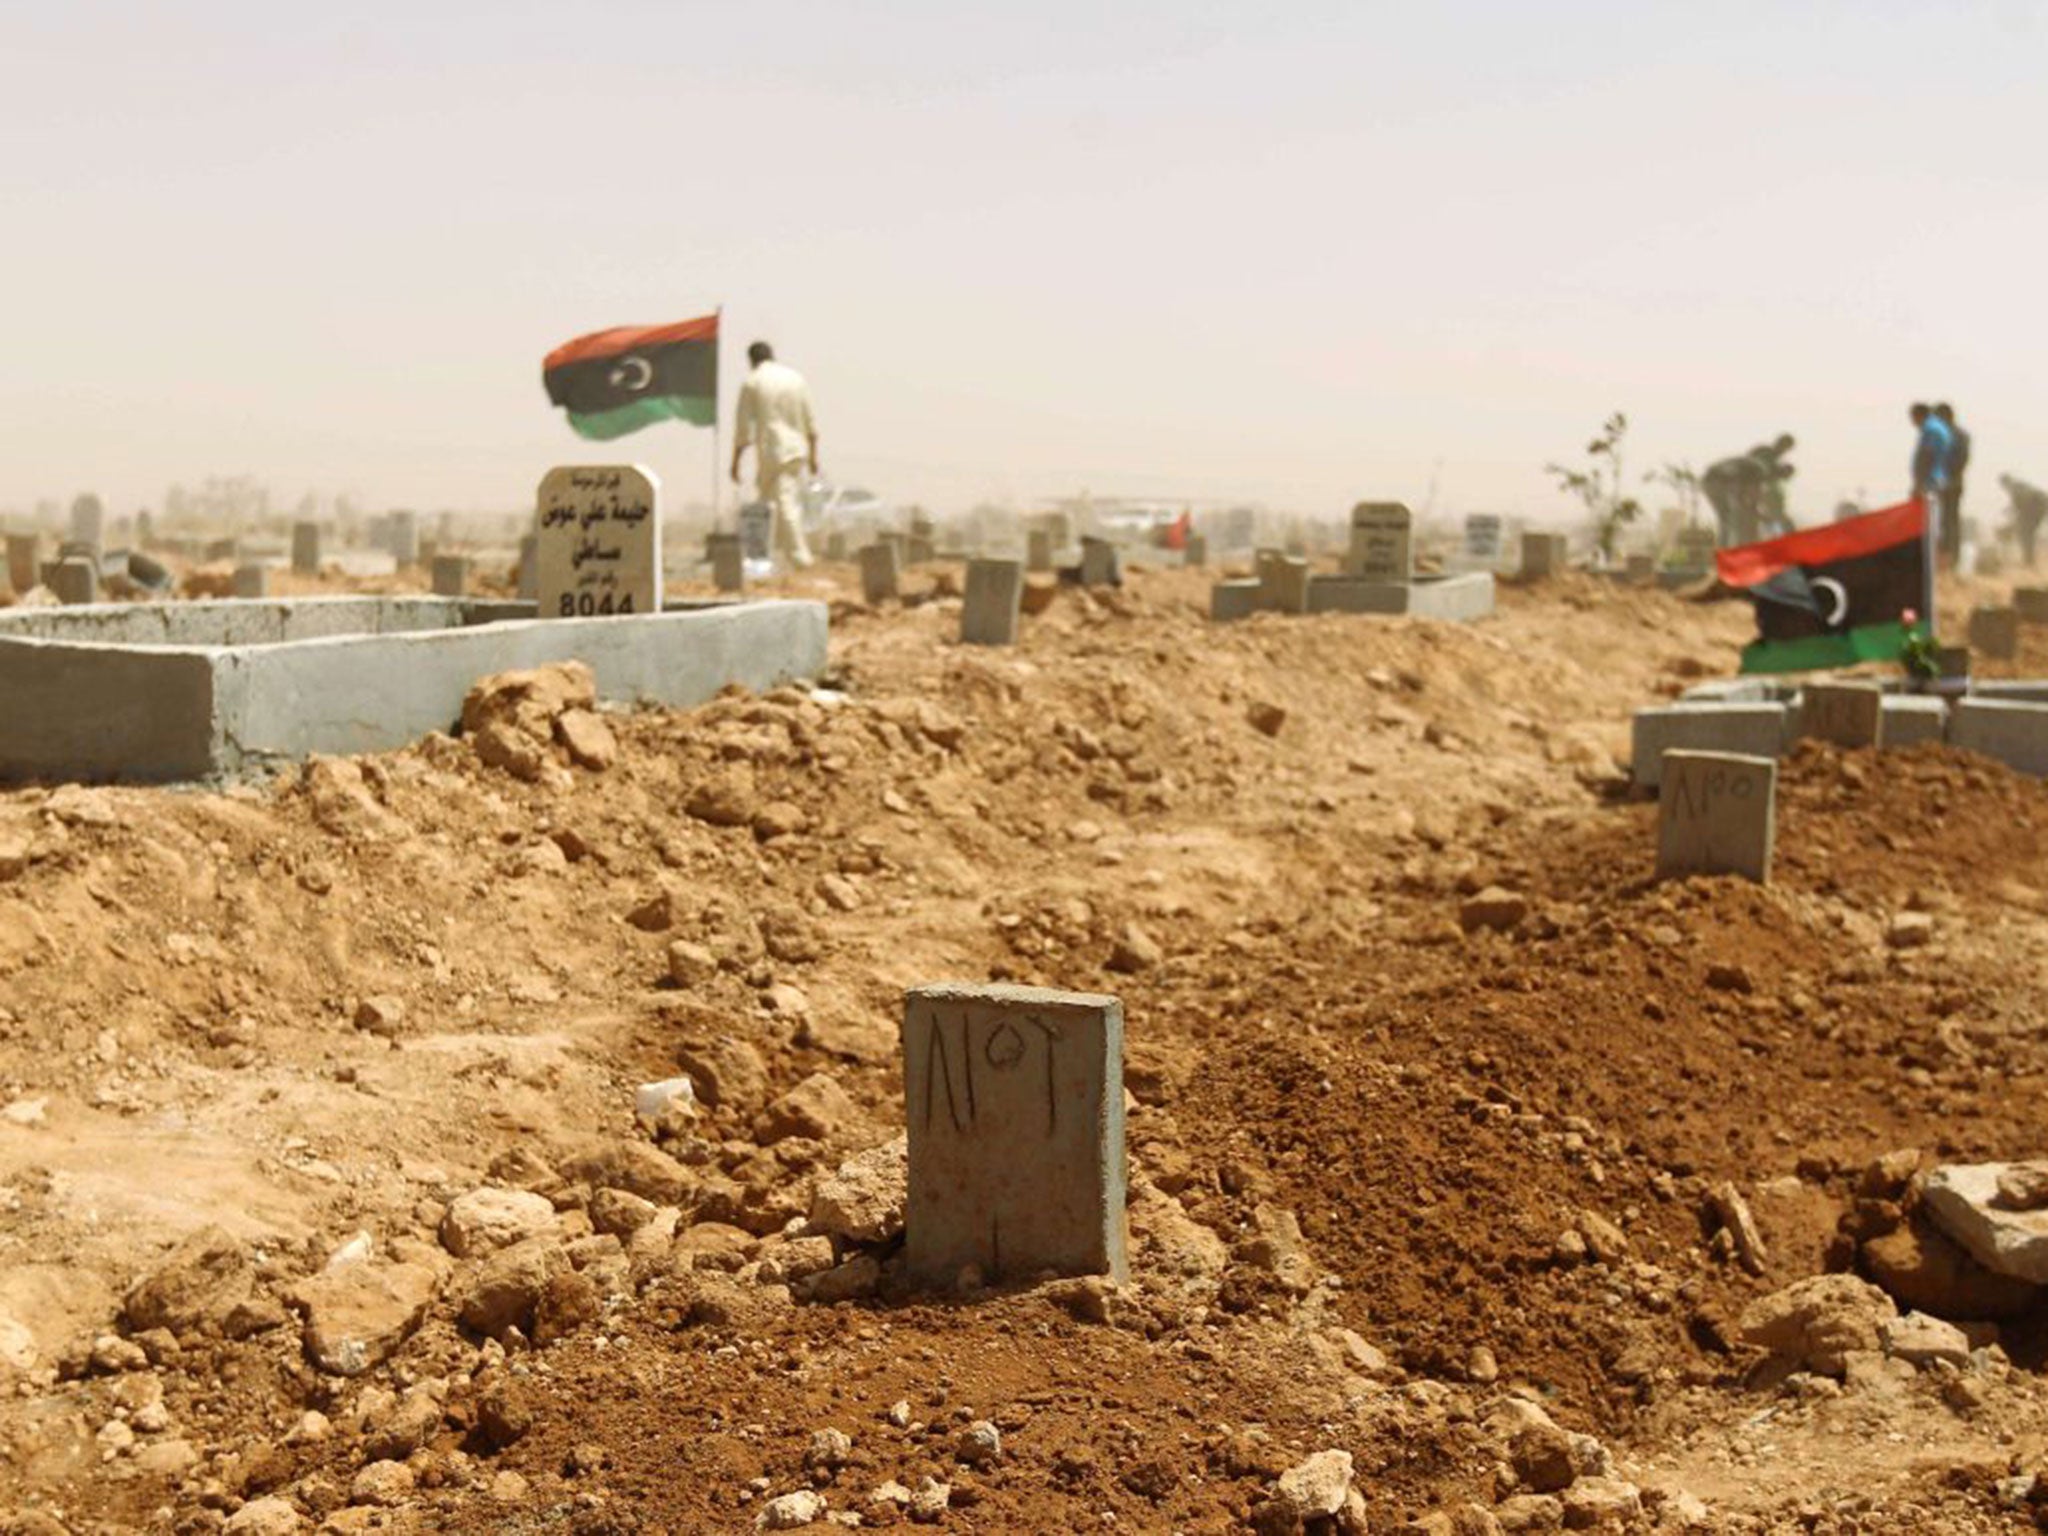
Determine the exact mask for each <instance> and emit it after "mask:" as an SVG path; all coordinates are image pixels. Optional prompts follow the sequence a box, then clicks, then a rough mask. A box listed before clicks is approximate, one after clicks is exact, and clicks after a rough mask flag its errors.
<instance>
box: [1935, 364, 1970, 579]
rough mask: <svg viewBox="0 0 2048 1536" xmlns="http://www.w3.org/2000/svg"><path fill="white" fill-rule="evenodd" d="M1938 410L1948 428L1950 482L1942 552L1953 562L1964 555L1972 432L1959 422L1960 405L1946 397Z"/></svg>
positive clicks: (1943, 509) (1945, 495)
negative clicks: (1965, 491)
mask: <svg viewBox="0 0 2048 1536" xmlns="http://www.w3.org/2000/svg"><path fill="white" fill-rule="evenodd" d="M1934 414H1935V415H1936V416H1937V417H1939V418H1940V420H1941V423H1942V425H1943V426H1945V427H1947V428H1948V432H1949V437H1950V438H1951V439H1952V442H1951V444H1950V447H1949V452H1948V484H1947V486H1946V487H1944V488H1943V492H1942V502H1941V553H1942V557H1943V558H1944V559H1946V560H1947V561H1948V563H1949V564H1950V565H1951V566H1953V565H1954V564H1955V563H1956V562H1957V561H1958V560H1960V559H1961V558H1962V555H1963V471H1964V470H1966V469H1968V468H1969V467H1970V434H1969V433H1968V432H1965V431H1964V430H1963V429H1962V427H1961V426H1960V425H1958V424H1957V422H1956V409H1955V407H1954V406H1952V405H1950V404H1949V403H1948V402H1947V401H1946V400H1944V401H1943V402H1942V403H1941V404H1940V405H1937V406H1936V407H1935V408H1934Z"/></svg>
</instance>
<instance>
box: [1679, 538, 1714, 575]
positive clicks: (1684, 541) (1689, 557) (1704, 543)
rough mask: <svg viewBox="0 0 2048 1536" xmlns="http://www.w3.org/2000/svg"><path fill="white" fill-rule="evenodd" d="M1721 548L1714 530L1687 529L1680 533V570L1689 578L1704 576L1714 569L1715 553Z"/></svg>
mask: <svg viewBox="0 0 2048 1536" xmlns="http://www.w3.org/2000/svg"><path fill="white" fill-rule="evenodd" d="M1720 547H1721V540H1720V536H1719V535H1718V534H1717V533H1716V532H1715V531H1714V530H1713V529H1712V528H1701V527H1687V528H1681V529H1680V530H1679V531H1678V539H1677V551H1678V569H1679V570H1680V571H1681V572H1683V573H1684V574H1685V575H1687V576H1704V575H1706V574H1707V572H1709V571H1711V570H1712V569H1713V568H1714V551H1715V550H1717V549H1719V548H1720Z"/></svg>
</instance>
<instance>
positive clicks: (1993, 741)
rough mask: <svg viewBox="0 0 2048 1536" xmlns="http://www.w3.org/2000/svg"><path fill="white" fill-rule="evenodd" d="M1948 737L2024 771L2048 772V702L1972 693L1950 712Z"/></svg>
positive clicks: (1962, 745)
mask: <svg viewBox="0 0 2048 1536" xmlns="http://www.w3.org/2000/svg"><path fill="white" fill-rule="evenodd" d="M1948 739H1949V744H1950V745H1951V746H1956V747H1961V748H1962V749H1963V750H1965V751H1968V752H1981V753H1983V754H1984V756H1986V757H1995V758H1997V759H1998V760H1999V761H2000V762H2001V763H2004V764H2006V765H2007V766H2008V767H2010V768H2016V769H2018V770H2019V771H2020V772H2021V773H2030V774H2033V775H2035V776H2037V777H2039V776H2041V775H2044V774H2048V704H2023V703H2019V702H2017V701H2013V700H2005V699H1988V698H1984V697H1982V696H1979V695H1974V694H1973V695H1968V696H1966V697H1964V698H1960V699H1958V700H1956V703H1955V707H1954V708H1953V709H1952V710H1951V711H1950V712H1949V719H1948Z"/></svg>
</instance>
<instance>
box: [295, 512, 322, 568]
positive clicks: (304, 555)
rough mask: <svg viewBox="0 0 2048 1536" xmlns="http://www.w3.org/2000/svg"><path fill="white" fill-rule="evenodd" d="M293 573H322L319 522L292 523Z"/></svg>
mask: <svg viewBox="0 0 2048 1536" xmlns="http://www.w3.org/2000/svg"><path fill="white" fill-rule="evenodd" d="M292 574H293V575H295V576H318V575H319V574H320V525H319V524H318V523H293V524H292Z"/></svg>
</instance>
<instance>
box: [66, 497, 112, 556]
mask: <svg viewBox="0 0 2048 1536" xmlns="http://www.w3.org/2000/svg"><path fill="white" fill-rule="evenodd" d="M106 536H107V509H106V507H105V506H104V505H102V504H101V502H100V499H99V497H97V496H95V495H93V494H92V493H91V492H87V493H86V494H85V495H83V496H80V497H78V498H77V499H76V500H75V501H73V502H72V503H71V542H72V543H74V544H84V545H87V546H89V547H90V548H91V549H92V551H93V553H94V554H98V553H99V550H100V546H101V544H102V543H104V542H105V540H106Z"/></svg>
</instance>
